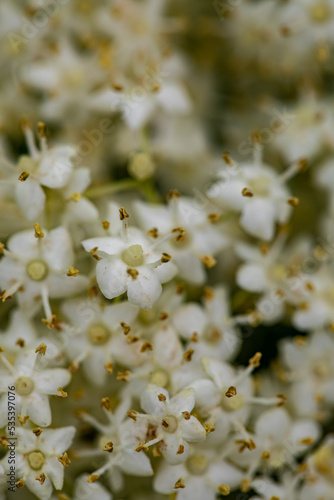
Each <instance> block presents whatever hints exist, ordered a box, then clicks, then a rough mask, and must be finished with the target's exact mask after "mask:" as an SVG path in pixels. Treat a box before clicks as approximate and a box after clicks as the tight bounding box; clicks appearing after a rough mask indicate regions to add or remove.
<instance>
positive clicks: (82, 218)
mask: <svg viewBox="0 0 334 500" xmlns="http://www.w3.org/2000/svg"><path fill="white" fill-rule="evenodd" d="M98 217H99V211H98V209H97V208H96V206H95V205H94V203H92V202H91V201H89V200H87V198H81V200H79V201H70V202H69V203H68V205H67V211H66V220H68V221H69V223H73V222H74V221H75V222H90V221H96V220H97V219H98Z"/></svg>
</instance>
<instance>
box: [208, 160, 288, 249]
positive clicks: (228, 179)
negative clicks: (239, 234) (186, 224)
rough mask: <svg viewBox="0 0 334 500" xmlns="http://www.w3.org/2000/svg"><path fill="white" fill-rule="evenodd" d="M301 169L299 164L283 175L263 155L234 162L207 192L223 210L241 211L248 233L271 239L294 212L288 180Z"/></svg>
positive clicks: (242, 225)
mask: <svg viewBox="0 0 334 500" xmlns="http://www.w3.org/2000/svg"><path fill="white" fill-rule="evenodd" d="M229 162H232V160H229ZM297 171H298V169H297V167H296V168H292V169H288V171H287V172H285V173H283V174H281V175H279V174H278V173H276V172H275V170H274V169H273V168H271V167H270V166H268V165H265V164H263V163H262V162H261V159H260V158H255V159H254V161H253V162H250V163H246V164H234V163H231V165H230V164H228V165H227V166H226V171H225V170H224V171H222V172H221V173H219V174H218V179H217V181H216V182H215V183H214V184H213V185H212V186H211V188H210V189H209V190H208V192H207V196H208V197H209V199H210V200H211V201H212V202H214V203H216V204H217V205H218V206H219V207H220V208H222V209H223V210H226V211H228V212H237V213H240V219H239V223H240V225H241V227H242V228H243V229H244V230H245V231H246V232H247V233H248V234H250V235H251V236H254V237H256V238H259V239H261V240H264V241H270V240H272V239H273V237H274V234H275V229H276V224H285V223H286V222H287V221H288V220H289V217H290V215H291V211H292V210H291V206H290V205H289V203H288V200H289V199H290V197H291V195H290V193H289V190H288V188H287V187H286V181H287V179H289V178H290V176H292V175H293V174H294V173H296V172H297Z"/></svg>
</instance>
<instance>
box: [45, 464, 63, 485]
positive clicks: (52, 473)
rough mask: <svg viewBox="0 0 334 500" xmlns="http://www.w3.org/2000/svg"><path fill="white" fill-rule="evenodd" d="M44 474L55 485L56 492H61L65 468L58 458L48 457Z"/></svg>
mask: <svg viewBox="0 0 334 500" xmlns="http://www.w3.org/2000/svg"><path fill="white" fill-rule="evenodd" d="M43 472H45V475H46V476H47V477H48V478H49V479H50V480H51V482H52V483H53V484H54V487H55V488H56V490H61V489H62V487H63V483H64V466H63V465H62V464H61V463H60V462H59V460H58V459H57V458H56V457H48V458H47V459H46V461H45V463H44V466H43Z"/></svg>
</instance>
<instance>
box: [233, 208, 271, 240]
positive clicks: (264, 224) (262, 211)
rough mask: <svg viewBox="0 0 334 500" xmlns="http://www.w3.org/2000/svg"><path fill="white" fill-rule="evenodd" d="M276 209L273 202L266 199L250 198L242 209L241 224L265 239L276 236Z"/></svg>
mask: <svg viewBox="0 0 334 500" xmlns="http://www.w3.org/2000/svg"><path fill="white" fill-rule="evenodd" d="M275 219H276V211H275V207H274V205H273V203H272V202H271V201H269V200H266V199H263V198H262V199H261V198H258V199H256V198H255V199H252V200H249V201H248V203H247V204H246V206H245V207H244V209H243V211H242V216H241V219H240V225H241V227H243V229H244V230H245V231H246V232H247V233H249V234H251V235H252V236H255V237H256V238H261V239H262V240H265V241H270V240H271V239H272V238H273V236H274V230H275Z"/></svg>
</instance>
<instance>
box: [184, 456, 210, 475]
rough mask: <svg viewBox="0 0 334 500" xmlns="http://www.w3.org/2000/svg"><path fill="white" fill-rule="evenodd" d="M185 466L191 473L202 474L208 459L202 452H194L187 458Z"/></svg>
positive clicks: (206, 466)
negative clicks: (194, 453)
mask: <svg viewBox="0 0 334 500" xmlns="http://www.w3.org/2000/svg"><path fill="white" fill-rule="evenodd" d="M187 468H188V470H189V472H190V473H191V474H193V475H194V476H198V475H201V474H204V472H206V471H207V468H208V461H207V458H206V456H205V455H203V453H196V455H193V456H192V457H191V458H189V460H187Z"/></svg>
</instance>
